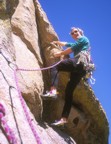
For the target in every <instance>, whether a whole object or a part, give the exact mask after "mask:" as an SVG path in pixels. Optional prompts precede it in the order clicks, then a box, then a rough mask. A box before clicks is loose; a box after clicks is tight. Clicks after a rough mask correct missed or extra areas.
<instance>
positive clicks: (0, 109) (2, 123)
mask: <svg viewBox="0 0 111 144" xmlns="http://www.w3.org/2000/svg"><path fill="white" fill-rule="evenodd" d="M4 116H5V108H4V106H3V105H2V104H1V103H0V127H1V129H2V131H3V133H5V136H6V137H7V140H8V141H9V143H10V144H17V139H16V137H15V135H14V133H13V132H12V130H11V129H10V127H9V126H8V125H7V122H6V120H5V118H4Z"/></svg>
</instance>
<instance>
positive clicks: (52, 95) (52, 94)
mask: <svg viewBox="0 0 111 144" xmlns="http://www.w3.org/2000/svg"><path fill="white" fill-rule="evenodd" d="M41 96H42V97H43V98H47V97H48V98H57V91H56V90H55V89H54V90H51V91H46V93H45V94H42V95H41Z"/></svg>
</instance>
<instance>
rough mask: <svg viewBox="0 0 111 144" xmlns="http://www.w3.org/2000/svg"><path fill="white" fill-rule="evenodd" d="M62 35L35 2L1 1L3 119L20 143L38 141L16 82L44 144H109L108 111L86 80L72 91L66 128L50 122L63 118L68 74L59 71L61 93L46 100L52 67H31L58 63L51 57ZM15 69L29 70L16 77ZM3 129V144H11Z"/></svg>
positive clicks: (0, 135) (0, 143)
mask: <svg viewBox="0 0 111 144" xmlns="http://www.w3.org/2000/svg"><path fill="white" fill-rule="evenodd" d="M58 39H59V38H58V36H57V34H56V32H55V31H54V29H53V27H52V25H51V23H50V22H49V20H48V18H47V15H46V14H45V12H44V11H43V9H42V7H41V5H40V3H39V2H38V1H37V0H26V1H24V0H19V1H18V0H9V1H5V0H3V1H0V103H2V104H3V105H4V107H5V110H6V115H5V117H4V118H5V119H6V122H7V124H8V125H9V127H10V128H11V129H12V130H13V132H14V134H15V137H16V138H17V144H19V143H20V144H21V143H24V144H26V143H27V144H36V143H37V142H36V140H35V138H34V135H33V133H32V130H31V127H30V126H29V124H28V121H27V119H26V115H25V113H26V112H25V111H24V109H23V107H22V104H21V100H20V93H18V87H17V85H16V84H17V82H18V86H19V90H20V91H21V94H22V96H23V98H24V99H25V101H26V110H27V111H28V114H29V115H30V118H31V123H32V124H33V125H34V128H35V129H36V130H37V135H38V136H39V140H41V142H42V143H43V144H65V143H70V144H75V143H76V142H77V144H108V135H109V127H108V126H109V124H108V121H107V117H106V114H105V112H104V110H103V108H102V106H101V104H100V103H99V101H98V100H97V98H96V96H95V95H94V92H93V90H92V89H91V88H90V87H89V86H86V85H85V84H84V82H83V81H81V83H80V84H79V85H78V87H77V89H76V91H75V93H74V96H73V106H72V109H71V113H70V115H69V122H68V124H67V125H66V127H65V129H62V130H60V129H59V128H52V127H51V126H50V123H51V122H53V121H54V120H55V119H59V118H60V116H61V112H62V108H63V104H64V89H65V86H66V83H67V81H68V74H67V73H62V76H61V75H60V81H59V89H61V90H62V91H60V94H59V98H58V99H56V100H55V101H52V100H47V101H45V100H42V99H41V97H40V94H41V93H42V92H43V91H44V90H46V89H48V88H49V86H50V75H49V70H48V71H43V72H41V71H30V70H32V69H35V68H41V67H46V66H49V65H51V64H53V63H54V62H56V61H58V59H54V58H53V53H54V52H55V51H59V50H62V49H61V48H58V47H54V46H52V45H51V44H50V42H52V41H53V40H58ZM16 68H21V69H26V70H27V71H20V70H19V71H17V72H16V79H15V75H14V72H15V69H16ZM45 121H46V122H47V123H45ZM1 128H2V127H1V126H0V144H8V141H7V139H6V136H5V133H4V132H3V130H2V129H1ZM65 133H66V134H65ZM71 137H72V138H73V139H74V140H73V139H72V138H71ZM75 141H76V142H75Z"/></svg>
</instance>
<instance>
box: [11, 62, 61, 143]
mask: <svg viewBox="0 0 111 144" xmlns="http://www.w3.org/2000/svg"><path fill="white" fill-rule="evenodd" d="M61 61H62V60H60V61H59V62H57V63H56V64H54V65H52V66H49V67H46V68H36V69H23V68H17V69H15V70H14V77H15V82H16V87H17V91H18V95H19V99H20V102H21V105H22V107H23V110H24V113H25V115H26V118H27V121H28V123H29V126H30V128H31V130H32V132H33V135H34V137H35V139H36V142H37V144H42V143H41V140H40V137H39V136H38V134H37V131H36V129H35V127H34V125H33V123H32V119H31V117H30V115H29V113H28V111H27V107H26V104H25V102H24V99H23V97H22V94H21V91H20V89H19V85H18V80H17V75H16V73H17V71H40V70H48V69H50V68H53V67H55V66H56V65H58V64H59V63H61Z"/></svg>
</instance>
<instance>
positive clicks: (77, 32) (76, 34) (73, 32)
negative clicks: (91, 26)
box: [71, 28, 80, 39]
mask: <svg viewBox="0 0 111 144" xmlns="http://www.w3.org/2000/svg"><path fill="white" fill-rule="evenodd" d="M71 36H72V38H74V39H78V36H80V32H79V30H78V29H76V28H74V29H73V30H72V31H71Z"/></svg>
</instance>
